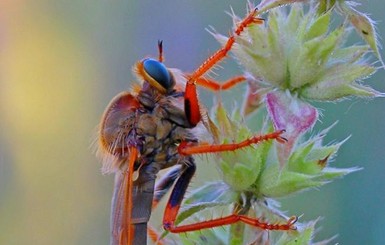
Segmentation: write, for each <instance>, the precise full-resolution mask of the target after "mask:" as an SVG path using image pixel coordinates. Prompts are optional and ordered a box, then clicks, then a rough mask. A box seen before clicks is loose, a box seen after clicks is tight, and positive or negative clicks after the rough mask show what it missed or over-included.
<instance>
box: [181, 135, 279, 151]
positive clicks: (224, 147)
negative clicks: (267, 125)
mask: <svg viewBox="0 0 385 245" xmlns="http://www.w3.org/2000/svg"><path fill="white" fill-rule="evenodd" d="M284 132H285V130H279V131H276V132H273V133H270V134H265V135H257V136H253V137H251V138H249V139H246V140H244V141H241V142H239V143H232V144H220V145H207V144H205V145H196V144H195V145H194V144H190V143H188V142H186V141H183V142H181V144H180V145H179V147H178V152H179V154H181V155H192V154H202V153H214V152H222V151H235V150H237V149H239V148H243V147H246V146H250V145H252V144H258V143H259V142H262V141H266V140H272V139H275V140H277V141H278V142H280V143H285V142H286V139H285V138H283V137H282V136H281V134H282V133H284Z"/></svg>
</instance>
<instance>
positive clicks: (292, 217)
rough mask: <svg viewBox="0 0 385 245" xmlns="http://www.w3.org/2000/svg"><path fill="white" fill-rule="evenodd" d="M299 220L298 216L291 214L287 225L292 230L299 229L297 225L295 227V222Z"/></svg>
mask: <svg viewBox="0 0 385 245" xmlns="http://www.w3.org/2000/svg"><path fill="white" fill-rule="evenodd" d="M297 221H298V217H297V216H291V217H290V218H289V220H288V221H287V225H288V226H289V227H290V230H297V227H295V225H294V224H295V223H296V222H297Z"/></svg>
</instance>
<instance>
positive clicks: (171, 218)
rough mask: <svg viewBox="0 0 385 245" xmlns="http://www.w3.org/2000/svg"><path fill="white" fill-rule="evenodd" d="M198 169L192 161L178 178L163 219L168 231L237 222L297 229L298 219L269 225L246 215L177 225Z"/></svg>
mask: <svg viewBox="0 0 385 245" xmlns="http://www.w3.org/2000/svg"><path fill="white" fill-rule="evenodd" d="M195 170H196V167H195V164H194V163H193V162H192V161H191V163H189V164H188V165H186V168H185V170H184V171H183V173H182V174H181V176H180V177H179V178H178V180H177V182H176V184H175V186H174V189H173V191H172V193H171V196H170V199H169V201H168V203H167V206H166V210H165V213H164V218H163V226H164V228H165V229H166V230H168V231H170V232H173V233H181V232H189V231H196V230H201V229H207V228H214V227H218V226H223V225H230V224H233V223H236V222H239V221H241V222H244V223H246V224H249V225H252V226H255V227H259V228H261V229H265V230H294V229H296V228H295V226H294V223H295V222H296V221H297V218H296V217H292V218H290V219H289V220H288V221H287V223H286V224H269V223H265V222H261V221H259V220H258V219H257V218H250V217H247V216H245V215H238V214H231V215H228V216H225V217H221V218H216V219H212V220H208V221H202V222H198V223H194V224H188V225H180V226H177V225H176V224H175V220H176V217H177V215H178V212H179V209H180V206H181V203H182V200H183V197H184V194H185V193H186V189H187V187H188V185H189V183H190V181H191V178H192V177H193V176H194V173H195Z"/></svg>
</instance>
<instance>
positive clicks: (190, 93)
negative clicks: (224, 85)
mask: <svg viewBox="0 0 385 245" xmlns="http://www.w3.org/2000/svg"><path fill="white" fill-rule="evenodd" d="M256 14H257V9H254V10H252V11H251V12H250V13H249V14H248V15H247V16H246V17H245V18H244V19H243V20H242V21H241V22H240V23H239V24H238V26H237V28H236V29H235V30H234V33H233V34H232V35H230V36H229V39H228V40H227V42H226V44H225V45H224V46H223V47H222V48H221V49H219V50H218V51H217V52H215V53H214V54H213V55H211V56H210V57H209V58H208V59H206V61H204V62H203V63H202V65H201V66H199V67H198V69H196V70H195V71H194V72H193V73H192V74H191V75H190V76H189V79H188V81H187V84H186V90H185V112H186V116H187V119H188V121H189V122H190V124H191V125H192V126H195V125H197V124H198V123H199V121H200V120H201V114H200V110H199V102H198V96H197V92H196V84H200V83H201V84H202V83H203V84H205V82H203V81H202V79H201V77H202V76H203V75H204V74H205V73H206V72H207V71H209V70H210V69H212V68H213V67H214V66H215V65H216V64H218V63H219V62H220V61H221V60H222V59H223V58H225V57H226V56H227V54H228V52H229V51H230V50H231V48H232V46H233V44H234V42H235V37H236V36H239V35H241V33H242V32H243V31H244V29H245V28H246V27H248V26H249V25H251V24H261V23H262V22H263V20H262V19H260V18H257V17H255V15H256ZM203 80H204V79H203ZM206 81H207V80H206ZM233 83H234V82H233ZM236 83H238V82H235V84H236ZM209 84H210V83H209ZM211 84H213V83H211ZM214 84H215V83H214ZM229 84H232V83H229ZM213 86H214V87H215V85H211V86H210V85H208V87H209V88H210V87H213ZM231 86H233V85H230V87H231ZM214 89H215V88H214Z"/></svg>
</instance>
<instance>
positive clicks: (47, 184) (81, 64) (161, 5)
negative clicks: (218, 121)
mask: <svg viewBox="0 0 385 245" xmlns="http://www.w3.org/2000/svg"><path fill="white" fill-rule="evenodd" d="M361 3H362V6H360V7H359V9H360V10H361V11H364V12H368V13H371V17H372V18H373V19H375V20H379V23H378V25H377V29H378V31H379V33H380V35H381V36H382V37H385V28H384V27H383V23H384V20H385V16H384V9H385V2H384V1H382V0H376V1H375V0H371V1H369V0H365V1H361ZM230 6H232V7H233V8H234V11H235V12H236V13H237V14H239V15H244V13H245V7H246V2H245V1H239V0H232V1H230V0H227V1H224V0H210V1H203V0H196V1H186V0H182V1H181V0H174V1H160V0H156V1H155V0H142V1H135V2H134V1H100V0H93V1H65V0H55V1H49V0H45V1H44V0H39V1H36V0H34V1H32V0H2V1H1V2H0V79H1V80H0V244H6V245H8V244H12V245H13V244H14V245H19V244H39V245H40V244H43V245H45V244H107V243H108V239H109V212H110V198H111V194H112V187H113V176H103V175H101V173H100V163H99V162H98V161H97V160H96V158H95V157H94V154H93V150H92V147H90V145H91V143H92V139H93V138H94V137H95V136H94V135H95V127H96V125H97V124H98V121H99V119H100V116H101V114H102V112H103V110H104V108H105V106H106V105H107V103H108V102H109V100H110V99H111V98H112V97H113V96H114V95H115V94H117V93H118V92H120V91H122V90H126V89H128V88H129V86H130V81H132V80H133V79H134V77H133V75H132V73H131V67H132V66H133V65H134V63H135V62H136V61H138V60H140V59H142V58H143V57H145V56H148V55H156V54H157V46H156V43H157V40H158V39H162V40H164V49H165V57H166V61H165V63H166V64H167V65H168V66H169V67H178V68H180V69H182V70H184V71H192V70H194V68H196V67H197V66H198V65H199V64H200V62H202V61H203V60H204V59H205V58H206V57H207V56H208V55H209V54H210V53H211V52H213V51H215V50H216V49H217V48H218V46H219V45H218V44H217V42H216V41H215V40H214V38H212V37H211V36H210V34H208V33H207V32H206V31H205V28H207V27H209V26H210V25H211V26H214V27H215V29H216V30H217V31H219V32H221V33H225V34H226V33H228V31H229V30H230V27H231V25H232V23H231V19H230V17H228V16H227V15H226V14H225V13H224V12H225V11H228V10H230ZM353 36H354V35H353ZM381 39H384V38H381ZM352 41H353V42H354V41H359V39H355V40H352ZM382 55H383V56H385V54H384V52H383V51H382ZM223 67H224V69H220V70H218V71H216V72H217V73H218V74H220V75H219V77H218V79H222V80H223V79H226V78H228V77H230V76H231V75H234V74H239V70H238V68H237V66H236V65H235V63H234V62H233V61H231V60H229V61H227V62H226V63H225V64H223ZM384 74H385V73H384V71H380V72H378V73H377V74H376V75H374V76H373V77H371V78H370V79H369V81H370V84H371V85H372V86H373V87H375V88H376V89H378V90H381V91H385V81H384V80H385V79H384ZM242 90H243V88H242V87H241V86H240V87H237V88H236V89H235V90H233V91H231V93H230V92H227V93H226V94H225V95H224V96H223V97H226V98H230V99H231V100H234V99H236V100H240V98H241V96H240V93H241V92H242ZM200 95H201V98H202V99H203V102H204V103H205V104H206V105H207V106H210V105H211V103H212V97H213V96H212V94H210V93H208V92H205V91H202V92H201V94H200ZM229 101H230V100H229ZM384 102H385V101H384V99H376V100H371V101H368V100H347V101H344V102H342V103H338V104H318V105H317V106H318V107H319V108H320V109H322V113H323V117H322V120H321V122H319V123H318V125H317V127H316V129H315V130H319V129H320V128H325V127H327V126H329V125H330V124H332V123H333V122H334V121H336V120H339V123H338V124H337V126H335V127H334V129H333V130H332V131H331V132H330V134H329V135H328V137H327V140H328V141H329V142H333V141H335V140H342V139H344V138H345V137H347V136H349V135H352V138H351V139H350V140H349V141H348V142H347V143H346V144H344V146H343V147H342V149H341V151H340V153H339V156H338V157H337V158H336V159H335V162H334V164H335V165H336V166H339V167H352V166H361V167H363V168H364V170H362V171H360V172H357V173H353V174H351V175H349V176H347V177H345V178H344V179H342V180H337V181H335V182H333V183H331V184H329V185H327V186H325V187H323V188H321V189H320V190H315V191H310V192H306V193H302V194H299V195H296V196H293V197H291V198H290V199H285V200H281V201H282V205H283V209H284V210H288V212H289V214H297V215H300V214H304V215H303V217H302V218H301V220H302V221H306V220H312V219H316V218H317V217H319V216H321V217H323V218H322V219H321V220H320V221H319V226H318V227H321V228H320V229H319V231H318V233H317V239H318V240H320V239H325V238H329V237H331V236H333V235H335V234H338V237H337V238H336V239H335V241H336V242H338V243H340V244H385V208H384V206H385V205H384V203H385V194H384V190H385V160H384V159H385V157H384V152H385V147H384V143H385V140H384V137H385V129H384V123H385V110H384V109H385V106H384ZM228 103H229V104H230V103H231V102H228ZM239 103H241V102H239ZM198 169H199V171H198V175H197V176H198V177H197V178H196V179H195V182H194V185H195V186H197V185H199V183H200V181H201V180H206V181H212V180H215V179H216V177H215V176H216V175H217V173H216V169H215V167H213V166H208V165H203V166H198ZM155 212H156V213H155V217H161V214H162V213H163V211H162V210H156V211H155ZM154 224H157V225H156V226H157V227H159V226H160V221H159V220H158V219H157V220H154Z"/></svg>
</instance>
